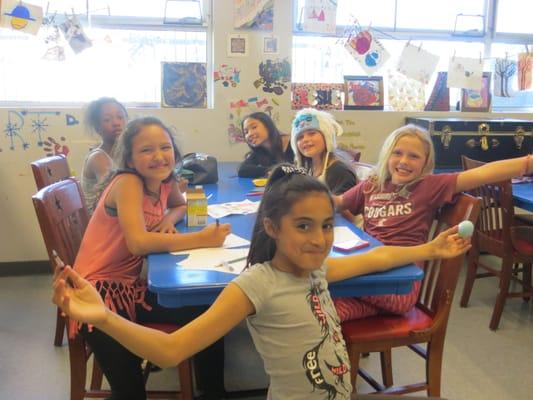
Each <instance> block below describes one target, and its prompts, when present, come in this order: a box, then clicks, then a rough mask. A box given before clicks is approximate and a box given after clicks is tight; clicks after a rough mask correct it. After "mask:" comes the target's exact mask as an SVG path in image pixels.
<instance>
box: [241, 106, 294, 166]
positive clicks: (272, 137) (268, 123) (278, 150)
mask: <svg viewBox="0 0 533 400" xmlns="http://www.w3.org/2000/svg"><path fill="white" fill-rule="evenodd" d="M250 118H251V119H256V120H258V121H259V122H261V123H262V124H263V125H264V126H265V128H266V130H267V132H268V141H269V142H270V149H267V148H266V147H264V146H257V147H253V146H250V145H249V144H248V147H250V153H257V154H258V155H262V156H265V157H273V158H274V159H275V160H276V162H283V161H285V154H284V151H283V143H282V142H281V133H280V132H279V130H278V128H277V127H276V124H275V123H274V121H273V120H272V118H270V116H269V115H268V114H266V113H264V112H261V111H257V112H253V113H251V114H249V115H247V116H246V117H244V118H243V119H242V123H241V130H242V133H243V136H245V135H244V122H245V121H246V120H247V119H250ZM250 153H249V154H250Z"/></svg>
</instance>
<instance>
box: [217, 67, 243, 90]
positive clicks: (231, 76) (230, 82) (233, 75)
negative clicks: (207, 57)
mask: <svg viewBox="0 0 533 400" xmlns="http://www.w3.org/2000/svg"><path fill="white" fill-rule="evenodd" d="M240 74H241V71H240V70H239V69H238V68H236V67H232V66H230V65H227V64H222V65H221V66H220V68H219V69H218V71H215V72H214V73H213V79H214V81H215V82H222V86H224V87H230V86H231V87H236V86H237V84H238V83H240V81H241V79H240Z"/></svg>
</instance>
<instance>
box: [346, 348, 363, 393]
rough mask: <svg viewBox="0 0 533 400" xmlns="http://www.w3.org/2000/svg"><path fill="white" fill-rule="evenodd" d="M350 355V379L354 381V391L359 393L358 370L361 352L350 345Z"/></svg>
mask: <svg viewBox="0 0 533 400" xmlns="http://www.w3.org/2000/svg"><path fill="white" fill-rule="evenodd" d="M348 357H349V358H350V381H351V382H352V393H357V387H356V384H357V372H358V371H359V359H360V358H361V353H360V352H359V350H356V349H352V348H351V346H348Z"/></svg>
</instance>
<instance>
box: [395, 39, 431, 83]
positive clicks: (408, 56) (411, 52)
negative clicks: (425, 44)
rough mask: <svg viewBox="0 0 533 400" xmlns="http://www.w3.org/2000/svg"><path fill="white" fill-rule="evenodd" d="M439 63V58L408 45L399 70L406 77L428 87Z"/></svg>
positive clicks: (404, 50) (400, 60) (401, 57)
mask: <svg viewBox="0 0 533 400" xmlns="http://www.w3.org/2000/svg"><path fill="white" fill-rule="evenodd" d="M438 62H439V57H438V56H436V55H434V54H431V53H430V52H428V51H425V50H423V49H421V48H420V47H417V46H413V45H412V44H409V43H408V44H407V45H406V46H405V47H404V49H403V51H402V55H401V56H400V59H399V61H398V67H397V70H398V72H400V73H401V74H404V75H405V76H406V77H408V78H411V79H416V80H417V81H420V82H422V83H424V84H426V85H427V84H428V83H429V79H430V78H431V75H433V72H434V71H435V68H437V63H438Z"/></svg>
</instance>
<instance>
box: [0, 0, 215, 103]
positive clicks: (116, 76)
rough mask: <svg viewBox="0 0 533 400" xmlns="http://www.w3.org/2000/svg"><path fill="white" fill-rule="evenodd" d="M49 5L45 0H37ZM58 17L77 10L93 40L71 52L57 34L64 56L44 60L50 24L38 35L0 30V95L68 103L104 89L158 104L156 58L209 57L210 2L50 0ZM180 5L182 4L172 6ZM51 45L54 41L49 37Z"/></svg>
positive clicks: (104, 92)
mask: <svg viewBox="0 0 533 400" xmlns="http://www.w3.org/2000/svg"><path fill="white" fill-rule="evenodd" d="M32 3H33V4H38V3H41V4H39V5H41V6H42V7H43V10H46V8H47V3H48V1H45V0H42V1H37V0H34V1H33V2H32ZM49 3H50V4H49V5H48V15H47V16H48V17H49V18H51V17H53V16H54V14H55V18H56V19H57V21H56V22H57V23H58V24H60V23H61V22H62V21H64V19H65V16H64V15H65V13H67V15H69V16H70V15H72V13H74V14H75V15H76V17H77V18H78V20H79V21H80V22H81V23H82V26H83V28H84V31H85V33H86V35H87V36H88V37H89V38H90V40H91V42H92V46H91V47H89V48H87V49H85V50H83V51H81V52H79V53H77V54H76V53H75V52H74V51H73V49H72V48H70V46H69V44H68V43H67V42H66V41H65V39H64V36H63V35H62V34H60V37H59V40H58V41H57V44H58V45H59V46H61V47H63V48H64V55H65V57H64V60H62V61H60V60H57V59H55V57H49V58H52V59H43V55H44V54H45V53H46V52H47V50H48V49H49V48H50V47H51V44H50V42H49V43H48V44H47V43H46V39H47V38H48V37H49V36H50V35H53V34H54V29H53V28H51V27H48V28H41V29H40V30H39V34H38V35H37V36H32V35H28V34H22V33H19V32H16V31H11V30H6V29H2V30H0V74H1V76H3V77H9V79H2V80H0V102H2V103H4V104H17V103H24V104H34V103H35V104H42V103H48V104H66V103H69V104H71V103H76V102H87V101H90V100H92V99H94V98H97V97H100V96H103V95H106V96H114V97H116V98H117V99H119V100H120V101H122V102H127V103H130V104H143V105H147V104H148V105H149V104H154V105H155V104H159V102H160V99H161V90H160V86H161V82H160V81H161V62H162V61H169V62H173V61H179V62H204V63H205V62H207V45H208V43H207V42H208V34H207V31H208V25H207V23H206V22H205V21H203V20H202V16H203V15H206V14H205V7H206V6H207V3H208V2H207V1H162V0H151V1H150V3H149V6H148V2H146V1H141V0H129V1H127V2H124V1H109V0H108V1H105V2H104V1H86V0H83V1H79V0H78V1H73V0H69V1H64V0H63V1H61V0H60V1H50V2H49ZM177 3H180V4H179V7H178V6H177V5H178V4H177ZM53 44H54V45H55V43H53Z"/></svg>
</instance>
